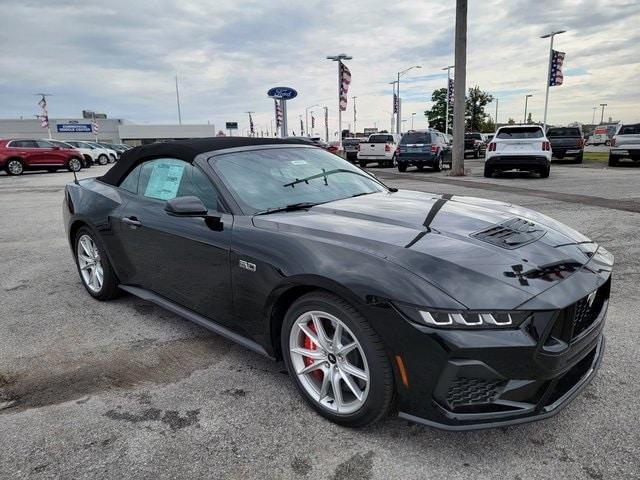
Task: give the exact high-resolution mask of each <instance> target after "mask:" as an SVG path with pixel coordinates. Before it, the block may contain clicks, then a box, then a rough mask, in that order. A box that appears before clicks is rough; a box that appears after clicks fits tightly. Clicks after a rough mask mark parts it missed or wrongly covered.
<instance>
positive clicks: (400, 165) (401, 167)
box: [398, 163, 407, 172]
mask: <svg viewBox="0 0 640 480" xmlns="http://www.w3.org/2000/svg"><path fill="white" fill-rule="evenodd" d="M398 171H399V172H406V171H407V164H406V163H398Z"/></svg>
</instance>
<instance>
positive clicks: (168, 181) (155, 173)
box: [121, 158, 218, 210]
mask: <svg viewBox="0 0 640 480" xmlns="http://www.w3.org/2000/svg"><path fill="white" fill-rule="evenodd" d="M138 168H139V174H138V177H139V179H138V182H137V183H138V189H137V192H138V195H142V196H144V197H147V198H154V199H157V200H170V199H172V198H176V197H184V196H188V195H193V196H195V197H198V198H199V199H200V200H201V201H202V203H204V205H205V206H206V207H207V208H208V209H210V210H216V209H217V208H218V194H217V192H216V190H215V188H214V186H213V184H212V183H211V181H210V180H209V179H208V178H207V176H206V175H205V174H204V173H203V172H202V171H201V170H200V169H199V168H197V167H194V166H193V165H191V164H190V163H187V162H185V161H183V160H176V159H173V158H160V159H157V160H151V161H149V162H146V163H143V164H142V165H140V166H139V167H138ZM134 172H135V170H134V171H132V172H131V174H129V175H132V174H134ZM128 179H129V177H127V178H126V179H125V181H126V180H128ZM132 182H133V179H132ZM123 183H124V182H123ZM121 187H122V185H121Z"/></svg>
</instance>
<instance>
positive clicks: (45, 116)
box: [37, 95, 49, 128]
mask: <svg viewBox="0 0 640 480" xmlns="http://www.w3.org/2000/svg"><path fill="white" fill-rule="evenodd" d="M38 106H39V107H40V110H41V112H40V115H38V116H37V117H38V120H40V126H41V127H42V128H47V127H48V126H49V113H48V112H47V99H46V98H45V96H44V95H42V98H41V99H40V100H39V101H38Z"/></svg>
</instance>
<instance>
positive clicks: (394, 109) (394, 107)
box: [393, 93, 398, 113]
mask: <svg viewBox="0 0 640 480" xmlns="http://www.w3.org/2000/svg"><path fill="white" fill-rule="evenodd" d="M393 113H398V95H397V94H395V93H394V94H393Z"/></svg>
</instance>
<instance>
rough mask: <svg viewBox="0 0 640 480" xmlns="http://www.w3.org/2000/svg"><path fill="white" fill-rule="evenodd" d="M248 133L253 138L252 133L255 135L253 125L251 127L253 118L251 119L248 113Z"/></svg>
mask: <svg viewBox="0 0 640 480" xmlns="http://www.w3.org/2000/svg"><path fill="white" fill-rule="evenodd" d="M249 133H250V134H251V135H252V136H253V134H254V133H256V131H255V128H254V125H253V118H252V117H251V113H249Z"/></svg>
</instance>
